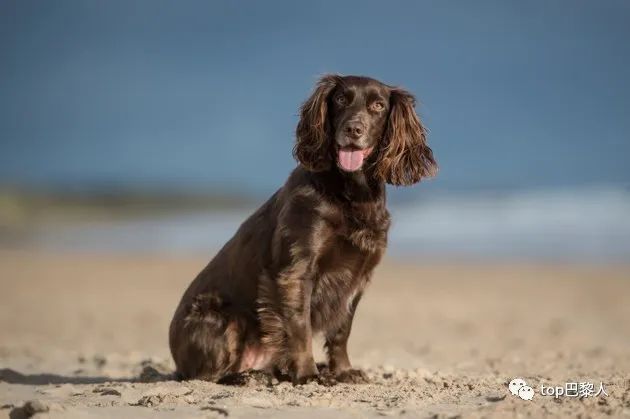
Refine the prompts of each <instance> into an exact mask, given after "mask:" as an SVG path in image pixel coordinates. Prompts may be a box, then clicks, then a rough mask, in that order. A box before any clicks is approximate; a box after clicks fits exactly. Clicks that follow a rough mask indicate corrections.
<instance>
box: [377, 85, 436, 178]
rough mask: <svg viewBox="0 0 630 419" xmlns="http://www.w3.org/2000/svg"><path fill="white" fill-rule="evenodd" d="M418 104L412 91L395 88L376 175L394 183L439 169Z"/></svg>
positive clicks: (433, 174)
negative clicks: (418, 110) (419, 114)
mask: <svg viewBox="0 0 630 419" xmlns="http://www.w3.org/2000/svg"><path fill="white" fill-rule="evenodd" d="M415 104H416V100H415V98H414V97H413V95H412V94H411V93H409V92H407V91H405V90H403V89H399V88H394V89H392V92H391V96H390V106H391V109H390V112H389V119H388V121H387V127H386V128H385V134H384V138H383V141H382V144H381V147H380V155H379V157H378V161H377V166H376V176H377V177H378V178H379V179H381V180H382V181H384V182H387V183H389V184H391V185H411V184H414V183H416V182H419V181H420V179H422V178H425V177H430V176H435V174H436V173H437V170H438V166H437V163H436V162H435V160H434V158H433V151H432V150H431V148H430V147H429V146H428V145H427V135H426V129H425V128H424V126H423V125H422V122H420V118H418V115H417V114H416V112H415V109H414V108H415Z"/></svg>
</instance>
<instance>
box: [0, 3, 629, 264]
mask: <svg viewBox="0 0 630 419" xmlns="http://www.w3.org/2000/svg"><path fill="white" fill-rule="evenodd" d="M629 21H630V3H628V2H627V1H623V0H619V1H614V0H609V1H604V2H594V1H580V0H577V1H554V2H547V1H533V2H517V1H509V2H506V1H477V2H467V1H451V2H436V1H393V2H387V3H384V2H382V1H378V2H377V1H361V2H336V1H335V2H333V1H311V2H293V1H265V2H254V1H251V2H229V1H213V2H208V1H185V2H167V1H78V0H77V1H59V2H35V1H25V0H22V1H4V2H1V3H0V246H1V247H5V248H12V249H15V248H17V249H20V248H37V249H40V248H41V249H54V250H60V251H69V252H115V253H119V252H122V253H127V252H165V253H169V254H179V253H191V254H192V253H194V254H200V253H201V254H212V253H213V252H214V251H216V250H217V248H218V247H220V246H221V245H222V244H223V243H224V242H225V241H226V240H227V239H228V238H229V237H230V236H231V235H232V233H233V232H234V231H235V230H236V228H237V227H238V225H239V224H240V222H242V221H243V220H244V218H245V217H246V216H247V215H248V214H249V213H250V212H251V211H252V210H253V209H254V208H256V207H257V206H258V205H260V204H261V203H262V202H264V200H266V199H267V197H268V196H269V195H270V194H272V193H273V192H274V191H275V190H276V189H277V188H278V187H280V186H281V185H282V183H283V182H284V181H285V179H286V177H287V176H288V174H289V173H290V171H291V170H292V169H293V168H294V167H295V162H294V160H293V159H292V157H291V148H292V144H293V140H294V128H295V125H296V123H297V110H298V107H299V105H300V104H301V102H302V101H304V100H305V99H306V98H307V97H308V95H309V94H310V92H311V89H312V87H313V84H314V82H315V81H316V79H317V77H318V76H320V75H321V74H324V73H327V72H337V73H342V74H361V75H368V76H371V77H374V78H377V79H380V80H382V81H384V82H386V83H389V84H395V85H401V86H403V87H405V88H407V89H409V90H410V91H412V92H413V93H415V94H416V95H417V97H418V98H419V100H420V106H419V107H418V111H419V113H420V115H421V116H422V118H423V120H424V122H425V124H426V125H427V126H428V128H429V130H430V136H429V142H430V145H431V146H432V147H433V149H434V152H435V155H436V157H437V159H438V162H439V164H440V168H441V169H440V172H439V174H438V176H437V178H435V179H433V180H430V181H426V182H423V183H421V184H419V185H416V186H414V187H410V188H398V189H397V188H390V197H391V198H390V199H391V212H392V214H393V220H394V223H393V228H392V232H391V245H390V250H389V254H390V255H393V256H395V257H401V258H405V257H407V258H408V257H413V258H421V259H422V258H429V259H432V260H433V259H446V260H458V259H465V260H477V259H480V260H487V259H492V260H494V259H497V260H538V261H541V260H542V261H587V262H596V263H600V262H601V263H609V262H610V263H612V262H620V261H627V260H628V257H629V256H630V189H629V186H630V164H629V163H628V158H629V157H630V135H629V132H630V118H629V117H628V110H629V109H630V82H629V81H628V71H629V69H628V68H629V66H630V25H628V22H629Z"/></svg>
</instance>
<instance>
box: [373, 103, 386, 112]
mask: <svg viewBox="0 0 630 419" xmlns="http://www.w3.org/2000/svg"><path fill="white" fill-rule="evenodd" d="M370 107H371V108H372V110H374V111H376V112H380V111H382V110H383V109H385V104H384V103H383V102H374V103H372V106H370Z"/></svg>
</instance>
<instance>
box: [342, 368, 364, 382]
mask: <svg viewBox="0 0 630 419" xmlns="http://www.w3.org/2000/svg"><path fill="white" fill-rule="evenodd" d="M335 381H337V382H338V383H347V384H368V383H369V382H370V379H369V378H368V376H367V374H366V373H364V372H363V371H362V370H355V369H349V370H345V371H341V372H340V373H338V374H336V375H335Z"/></svg>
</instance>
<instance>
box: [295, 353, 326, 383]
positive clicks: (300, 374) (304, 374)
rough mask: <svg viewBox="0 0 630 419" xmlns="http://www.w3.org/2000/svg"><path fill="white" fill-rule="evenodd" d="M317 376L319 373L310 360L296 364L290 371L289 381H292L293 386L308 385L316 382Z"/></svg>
mask: <svg viewBox="0 0 630 419" xmlns="http://www.w3.org/2000/svg"><path fill="white" fill-rule="evenodd" d="M318 376H319V371H318V370H317V366H316V365H315V362H313V360H312V359H311V360H310V361H306V362H300V363H296V365H295V368H292V371H291V381H293V385H297V384H306V383H310V382H312V381H315V380H317V377H318Z"/></svg>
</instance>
